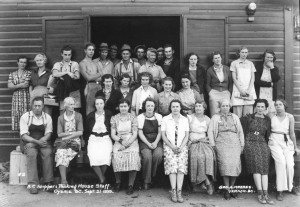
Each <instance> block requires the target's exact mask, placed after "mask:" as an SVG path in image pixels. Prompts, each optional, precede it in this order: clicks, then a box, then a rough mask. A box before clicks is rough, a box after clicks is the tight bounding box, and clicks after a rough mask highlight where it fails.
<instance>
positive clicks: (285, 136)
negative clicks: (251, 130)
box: [271, 131, 288, 145]
mask: <svg viewBox="0 0 300 207" xmlns="http://www.w3.org/2000/svg"><path fill="white" fill-rule="evenodd" d="M271 133H274V134H282V135H283V137H284V141H285V143H286V145H287V142H288V138H287V134H285V133H283V132H273V131H271Z"/></svg>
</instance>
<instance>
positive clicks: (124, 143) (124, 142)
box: [121, 140, 130, 148]
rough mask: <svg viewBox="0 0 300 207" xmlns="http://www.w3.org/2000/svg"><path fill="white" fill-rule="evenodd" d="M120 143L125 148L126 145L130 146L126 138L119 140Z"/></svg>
mask: <svg viewBox="0 0 300 207" xmlns="http://www.w3.org/2000/svg"><path fill="white" fill-rule="evenodd" d="M121 144H122V145H123V146H124V147H125V148H127V147H129V146H130V143H129V141H128V140H123V141H122V142H121Z"/></svg>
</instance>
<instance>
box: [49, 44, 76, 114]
mask: <svg viewBox="0 0 300 207" xmlns="http://www.w3.org/2000/svg"><path fill="white" fill-rule="evenodd" d="M61 56H62V61H61V62H57V63H55V64H54V66H53V68H52V75H53V77H54V78H59V79H60V80H61V81H63V82H64V84H63V85H61V84H59V86H58V87H57V88H56V89H55V94H57V93H59V94H62V93H61V92H62V91H64V92H66V93H64V95H62V96H60V104H59V109H60V111H61V112H62V111H63V110H64V104H63V100H64V99H65V98H66V97H72V98H73V99H74V101H75V105H74V108H75V109H77V110H79V109H80V108H81V98H80V91H79V78H80V72H79V65H78V63H77V62H75V61H71V57H72V48H71V47H70V46H64V47H63V48H62V49H61ZM75 89H77V90H75Z"/></svg>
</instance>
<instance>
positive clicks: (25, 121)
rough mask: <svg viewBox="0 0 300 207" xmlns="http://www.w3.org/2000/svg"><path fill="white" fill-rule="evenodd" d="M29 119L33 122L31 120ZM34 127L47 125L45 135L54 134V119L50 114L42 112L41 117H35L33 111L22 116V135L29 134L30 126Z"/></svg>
mask: <svg viewBox="0 0 300 207" xmlns="http://www.w3.org/2000/svg"><path fill="white" fill-rule="evenodd" d="M30 117H32V119H31V118H30ZM29 118H30V119H31V120H29ZM31 124H34V125H45V134H44V135H46V134H48V133H50V132H52V130H53V129H52V118H51V116H50V115H49V114H47V113H44V112H42V115H41V116H40V117H37V116H35V114H34V113H33V112H32V111H29V112H26V113H25V114H23V115H22V116H21V119H20V135H21V136H22V135H23V134H29V126H30V125H31Z"/></svg>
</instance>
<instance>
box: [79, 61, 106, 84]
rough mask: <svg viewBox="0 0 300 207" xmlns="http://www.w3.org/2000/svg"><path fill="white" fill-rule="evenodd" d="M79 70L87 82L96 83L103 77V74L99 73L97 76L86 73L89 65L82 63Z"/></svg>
mask: <svg viewBox="0 0 300 207" xmlns="http://www.w3.org/2000/svg"><path fill="white" fill-rule="evenodd" d="M79 66H80V67H79V68H80V73H81V75H82V76H83V77H84V79H85V80H86V81H96V80H97V79H98V78H100V77H101V74H100V73H97V74H93V75H92V74H89V73H87V72H86V71H87V65H86V64H85V63H83V62H81V63H80V64H79Z"/></svg>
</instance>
